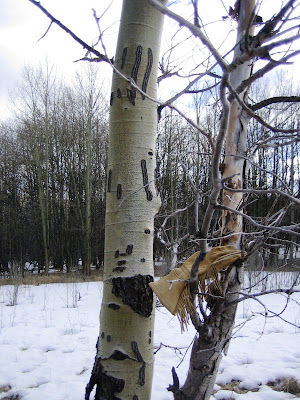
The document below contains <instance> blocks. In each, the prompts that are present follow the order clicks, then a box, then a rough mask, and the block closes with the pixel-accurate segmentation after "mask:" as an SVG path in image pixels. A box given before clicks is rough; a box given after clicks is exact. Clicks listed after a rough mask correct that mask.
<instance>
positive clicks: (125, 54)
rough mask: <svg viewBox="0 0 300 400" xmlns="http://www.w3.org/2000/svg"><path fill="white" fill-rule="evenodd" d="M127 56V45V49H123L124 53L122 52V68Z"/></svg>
mask: <svg viewBox="0 0 300 400" xmlns="http://www.w3.org/2000/svg"><path fill="white" fill-rule="evenodd" d="M126 56H127V47H125V49H124V50H123V53H122V63H121V69H123V68H124V65H125V61H126Z"/></svg>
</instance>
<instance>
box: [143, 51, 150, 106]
mask: <svg viewBox="0 0 300 400" xmlns="http://www.w3.org/2000/svg"><path fill="white" fill-rule="evenodd" d="M152 65H153V54H152V50H151V49H150V48H149V49H148V63H147V67H146V71H145V75H144V79H143V84H142V91H143V92H144V93H146V91H147V86H148V81H149V77H150V73H151V69H152ZM142 99H143V100H145V95H143V94H142Z"/></svg>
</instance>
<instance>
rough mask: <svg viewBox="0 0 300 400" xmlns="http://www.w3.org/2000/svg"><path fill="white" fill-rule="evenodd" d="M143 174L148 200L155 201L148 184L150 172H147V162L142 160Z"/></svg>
mask: <svg viewBox="0 0 300 400" xmlns="http://www.w3.org/2000/svg"><path fill="white" fill-rule="evenodd" d="M141 167H142V174H143V186H144V188H145V192H146V195H147V200H148V201H151V200H152V199H153V194H152V192H151V190H150V189H149V183H148V171H147V163H146V160H141Z"/></svg>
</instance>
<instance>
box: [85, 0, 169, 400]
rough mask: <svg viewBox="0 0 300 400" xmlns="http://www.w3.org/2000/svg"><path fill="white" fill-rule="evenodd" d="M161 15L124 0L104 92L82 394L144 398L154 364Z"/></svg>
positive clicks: (105, 399) (138, 1)
mask: <svg viewBox="0 0 300 400" xmlns="http://www.w3.org/2000/svg"><path fill="white" fill-rule="evenodd" d="M162 24H163V16H162V14H161V13H160V12H158V11H157V10H155V8H153V7H152V6H150V5H149V4H148V2H147V1H146V0H124V1H123V9H122V16H121V24H120V30H119V37H118V45H117V51H116V57H115V61H114V66H115V68H116V69H117V70H118V71H120V72H121V73H122V74H123V75H124V76H125V77H127V78H129V79H131V83H133V85H131V83H130V82H128V81H126V80H125V79H124V78H122V77H121V76H120V74H118V73H117V72H114V75H113V83H112V92H111V99H110V105H111V107H110V109H111V111H110V138H109V156H108V179H107V206H106V227H105V262H104V264H105V266H104V289H103V291H104V292H103V301H102V306H101V314H100V333H99V340H98V344H97V348H98V351H97V356H96V359H95V364H94V368H93V372H92V376H91V379H90V382H89V384H88V386H87V390H86V399H88V398H89V394H90V392H91V390H92V388H93V386H94V385H96V386H97V391H96V397H95V399H98V400H100V399H101V400H113V399H122V400H125V399H126V400H127V399H128V400H129V399H130V400H132V399H134V400H138V399H140V400H147V399H150V397H151V385H152V369H153V327H154V312H153V293H152V291H151V289H150V288H149V286H148V284H149V282H151V281H152V280H153V231H154V216H155V214H156V212H157V211H158V209H159V205H160V199H159V197H158V195H157V193H156V188H155V166H156V165H155V164H156V162H155V139H156V128H157V106H156V104H155V103H154V102H153V101H151V100H149V99H148V98H147V96H145V94H141V93H140V92H139V91H138V90H137V89H136V88H135V87H134V85H135V84H137V85H138V86H139V88H141V89H142V91H143V92H144V93H146V94H147V95H149V96H151V97H152V98H155V97H156V87H157V83H156V82H157V66H158V57H159V45H160V37H161V30H162Z"/></svg>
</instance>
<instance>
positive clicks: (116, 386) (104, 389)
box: [85, 356, 125, 400]
mask: <svg viewBox="0 0 300 400" xmlns="http://www.w3.org/2000/svg"><path fill="white" fill-rule="evenodd" d="M101 361H102V360H101V358H98V357H97V356H96V357H95V362H94V367H93V371H92V375H91V378H90V381H89V383H88V384H87V385H86V388H85V400H89V398H90V394H91V392H92V390H93V388H94V386H95V385H97V389H96V394H95V400H119V397H116V393H120V392H122V390H123V389H124V387H125V381H124V379H118V378H115V377H113V376H109V375H107V374H106V372H105V371H104V368H103V366H102V364H101ZM102 382H105V385H103V384H101V383H102Z"/></svg>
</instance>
